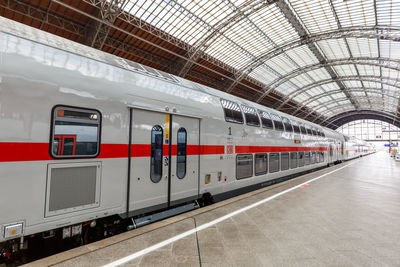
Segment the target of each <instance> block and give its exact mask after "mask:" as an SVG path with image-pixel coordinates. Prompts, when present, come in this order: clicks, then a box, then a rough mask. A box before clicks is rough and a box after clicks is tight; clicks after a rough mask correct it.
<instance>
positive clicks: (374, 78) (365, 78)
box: [278, 75, 400, 109]
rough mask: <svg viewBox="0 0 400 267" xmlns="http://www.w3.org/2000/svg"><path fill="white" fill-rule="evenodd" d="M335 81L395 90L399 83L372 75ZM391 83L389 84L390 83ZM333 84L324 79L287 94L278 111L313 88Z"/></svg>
mask: <svg viewBox="0 0 400 267" xmlns="http://www.w3.org/2000/svg"><path fill="white" fill-rule="evenodd" d="M336 79H337V80H340V81H365V82H377V83H383V84H387V85H390V86H393V87H396V88H400V81H398V80H397V79H395V78H391V77H380V76H373V75H361V76H358V75H355V76H343V77H342V76H340V77H337V78H336ZM390 81H391V82H390ZM332 82H334V80H332V79H325V80H320V81H318V82H315V83H310V84H308V85H306V86H304V87H302V88H300V90H298V91H294V92H292V93H290V94H288V95H287V96H286V100H285V101H284V102H283V103H282V104H281V105H279V106H278V109H280V108H281V107H283V106H284V105H285V104H286V103H288V102H289V101H291V100H292V99H293V98H294V97H295V96H297V95H299V94H301V93H304V92H306V91H307V90H309V89H311V88H313V87H317V86H320V85H324V84H327V83H332Z"/></svg>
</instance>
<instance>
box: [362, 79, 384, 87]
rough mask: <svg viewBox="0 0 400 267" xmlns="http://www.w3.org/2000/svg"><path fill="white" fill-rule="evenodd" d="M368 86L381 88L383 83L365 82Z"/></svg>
mask: <svg viewBox="0 0 400 267" xmlns="http://www.w3.org/2000/svg"><path fill="white" fill-rule="evenodd" d="M363 84H364V86H365V87H366V88H381V83H377V82H365V81H364V82H363Z"/></svg>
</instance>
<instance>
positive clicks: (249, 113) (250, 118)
mask: <svg viewBox="0 0 400 267" xmlns="http://www.w3.org/2000/svg"><path fill="white" fill-rule="evenodd" d="M242 109H243V113H244V117H245V118H246V124H247V125H250V126H256V127H260V119H259V118H258V115H257V112H256V110H255V109H254V108H251V107H248V106H244V105H242Z"/></svg>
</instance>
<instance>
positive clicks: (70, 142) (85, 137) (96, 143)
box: [50, 106, 101, 159]
mask: <svg viewBox="0 0 400 267" xmlns="http://www.w3.org/2000/svg"><path fill="white" fill-rule="evenodd" d="M51 129H52V132H51V140H50V144H51V145H50V155H51V156H52V157H53V158H57V159H61V158H94V157H97V156H98V155H99V153H100V129H101V114H100V112H99V111H97V110H93V109H85V108H75V107H66V106H56V107H54V108H53V114H52V125H51Z"/></svg>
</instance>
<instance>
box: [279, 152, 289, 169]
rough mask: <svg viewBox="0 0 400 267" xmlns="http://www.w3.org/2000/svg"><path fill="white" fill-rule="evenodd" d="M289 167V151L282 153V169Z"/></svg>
mask: <svg viewBox="0 0 400 267" xmlns="http://www.w3.org/2000/svg"><path fill="white" fill-rule="evenodd" d="M288 169H289V153H288V152H285V153H281V170H282V171H285V170H288Z"/></svg>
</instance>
